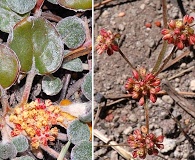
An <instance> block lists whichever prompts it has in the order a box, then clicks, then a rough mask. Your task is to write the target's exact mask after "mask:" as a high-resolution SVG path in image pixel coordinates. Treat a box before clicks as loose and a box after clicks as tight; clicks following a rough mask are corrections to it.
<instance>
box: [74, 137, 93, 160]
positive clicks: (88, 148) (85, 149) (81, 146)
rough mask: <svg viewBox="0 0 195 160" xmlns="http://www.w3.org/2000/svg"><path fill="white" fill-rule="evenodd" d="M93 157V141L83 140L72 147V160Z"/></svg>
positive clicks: (86, 159)
mask: <svg viewBox="0 0 195 160" xmlns="http://www.w3.org/2000/svg"><path fill="white" fill-rule="evenodd" d="M91 159H92V143H91V142H89V141H81V142H79V143H78V144H77V145H75V146H74V147H73V148H72V151H71V160H91Z"/></svg>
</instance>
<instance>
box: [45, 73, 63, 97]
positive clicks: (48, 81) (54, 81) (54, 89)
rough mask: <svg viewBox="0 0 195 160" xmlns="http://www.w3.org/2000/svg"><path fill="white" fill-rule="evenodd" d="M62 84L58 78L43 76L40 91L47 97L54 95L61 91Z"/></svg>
mask: <svg viewBox="0 0 195 160" xmlns="http://www.w3.org/2000/svg"><path fill="white" fill-rule="evenodd" d="M62 87H63V84H62V81H61V79H60V78H56V77H54V76H52V75H49V76H44V77H43V80H42V89H43V92H45V93H46V94H47V95H49V96H53V95H56V94H58V93H59V92H60V90H61V89H62Z"/></svg>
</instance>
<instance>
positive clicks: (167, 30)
mask: <svg viewBox="0 0 195 160" xmlns="http://www.w3.org/2000/svg"><path fill="white" fill-rule="evenodd" d="M170 32H171V31H170V30H169V29H163V30H162V31H161V33H162V34H163V35H166V34H169V33H170Z"/></svg>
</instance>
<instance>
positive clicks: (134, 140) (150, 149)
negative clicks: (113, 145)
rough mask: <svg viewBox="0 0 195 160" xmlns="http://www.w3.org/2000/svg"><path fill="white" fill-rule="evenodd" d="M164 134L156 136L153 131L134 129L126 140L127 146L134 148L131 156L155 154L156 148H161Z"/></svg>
mask: <svg viewBox="0 0 195 160" xmlns="http://www.w3.org/2000/svg"><path fill="white" fill-rule="evenodd" d="M163 139H164V136H162V135H161V136H158V137H156V136H155V135H154V134H153V133H149V134H147V133H142V132H141V131H140V130H138V129H136V130H134V132H133V134H131V135H130V136H129V138H128V140H127V142H128V144H129V146H130V147H131V148H133V149H135V150H134V151H133V153H132V155H133V157H134V158H136V157H140V158H142V159H145V158H146V155H147V154H149V155H157V154H158V149H163V148H164V145H163V144H161V143H162V142H163Z"/></svg>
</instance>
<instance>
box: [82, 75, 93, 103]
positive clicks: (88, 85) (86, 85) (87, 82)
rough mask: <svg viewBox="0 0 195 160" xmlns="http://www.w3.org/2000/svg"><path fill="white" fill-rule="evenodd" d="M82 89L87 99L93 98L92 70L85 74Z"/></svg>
mask: <svg viewBox="0 0 195 160" xmlns="http://www.w3.org/2000/svg"><path fill="white" fill-rule="evenodd" d="M81 90H82V92H83V94H84V95H85V97H86V98H87V99H89V100H92V72H89V73H87V75H86V76H85V79H84V82H83V84H82V86H81Z"/></svg>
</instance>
